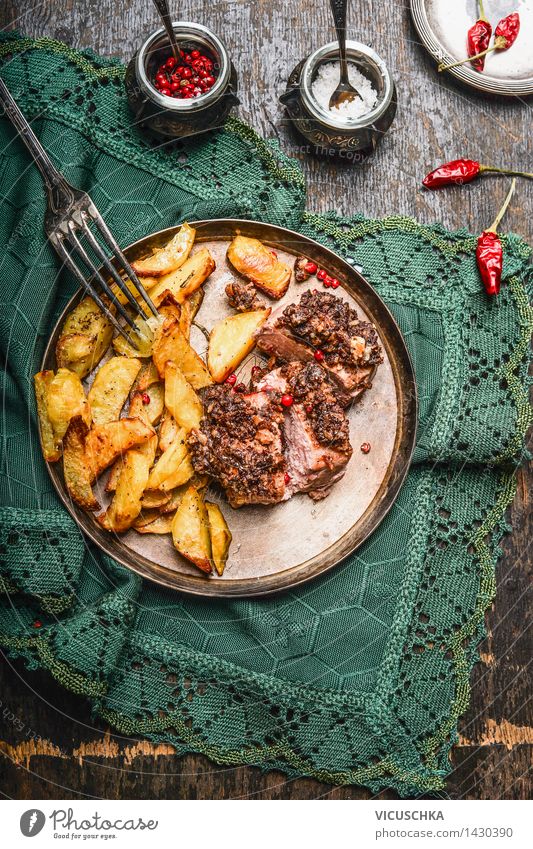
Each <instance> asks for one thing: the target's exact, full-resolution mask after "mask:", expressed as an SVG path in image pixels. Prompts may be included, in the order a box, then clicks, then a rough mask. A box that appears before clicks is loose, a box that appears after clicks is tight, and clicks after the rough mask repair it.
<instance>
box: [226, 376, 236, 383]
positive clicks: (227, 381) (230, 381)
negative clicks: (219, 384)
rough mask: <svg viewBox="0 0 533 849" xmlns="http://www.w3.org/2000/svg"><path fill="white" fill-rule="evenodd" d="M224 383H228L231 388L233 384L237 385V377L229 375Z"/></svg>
mask: <svg viewBox="0 0 533 849" xmlns="http://www.w3.org/2000/svg"><path fill="white" fill-rule="evenodd" d="M226 383H229V385H230V386H233V385H234V384H235V383H237V375H236V374H230V375H229V376H228V377H227V378H226Z"/></svg>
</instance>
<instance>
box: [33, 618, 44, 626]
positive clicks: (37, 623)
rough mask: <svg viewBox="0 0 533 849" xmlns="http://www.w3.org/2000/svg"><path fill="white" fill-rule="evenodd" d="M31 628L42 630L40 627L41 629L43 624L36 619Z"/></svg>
mask: <svg viewBox="0 0 533 849" xmlns="http://www.w3.org/2000/svg"><path fill="white" fill-rule="evenodd" d="M33 627H34V628H42V627H43V623H42V622H41V620H40V619H36V620H35V622H34V623H33Z"/></svg>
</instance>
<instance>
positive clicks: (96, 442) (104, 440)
mask: <svg viewBox="0 0 533 849" xmlns="http://www.w3.org/2000/svg"><path fill="white" fill-rule="evenodd" d="M154 435H155V431H154V429H153V428H152V427H150V426H149V425H147V424H146V423H145V422H143V421H142V419H140V418H137V417H134V418H127V419H120V420H119V421H117V422H106V423H105V424H102V425H93V427H92V428H91V430H90V431H89V433H88V434H87V438H86V440H85V454H86V463H87V469H88V471H89V475H90V480H91V482H93V481H95V480H96V478H97V477H99V475H101V474H102V472H103V471H104V469H107V467H108V466H110V465H111V463H114V462H115V460H116V459H117V458H118V457H120V455H121V454H125V453H126V451H129V450H130V448H136V447H137V446H138V445H141V444H142V443H143V442H146V440H147V439H150V438H151V437H152V436H154Z"/></svg>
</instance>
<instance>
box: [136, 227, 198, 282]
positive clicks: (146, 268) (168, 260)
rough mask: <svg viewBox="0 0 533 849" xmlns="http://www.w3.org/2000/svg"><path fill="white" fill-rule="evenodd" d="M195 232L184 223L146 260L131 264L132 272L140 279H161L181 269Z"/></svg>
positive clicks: (192, 242) (189, 250)
mask: <svg viewBox="0 0 533 849" xmlns="http://www.w3.org/2000/svg"><path fill="white" fill-rule="evenodd" d="M195 235H196V230H195V229H194V228H193V227H189V225H188V224H187V222H184V223H183V224H182V225H181V227H180V229H179V230H178V232H177V233H176V235H175V236H174V237H173V238H172V239H171V240H170V241H169V242H167V244H166V245H164V246H163V247H162V248H158V250H156V251H154V252H153V254H151V256H148V257H146V259H141V260H137V261H136V262H132V267H133V270H134V271H136V272H137V274H139V275H140V276H141V277H162V276H163V275H164V274H170V272H171V271H176V269H178V268H181V266H182V265H183V263H184V262H185V260H186V259H187V257H188V256H189V254H190V252H191V248H192V246H193V244H194V237H195Z"/></svg>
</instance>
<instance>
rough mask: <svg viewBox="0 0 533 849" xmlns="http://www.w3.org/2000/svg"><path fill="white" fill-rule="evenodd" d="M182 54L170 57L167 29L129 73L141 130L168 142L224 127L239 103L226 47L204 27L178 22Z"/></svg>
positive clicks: (153, 38) (142, 52)
mask: <svg viewBox="0 0 533 849" xmlns="http://www.w3.org/2000/svg"><path fill="white" fill-rule="evenodd" d="M173 27H174V31H175V33H176V38H177V40H178V44H179V45H180V49H181V52H182V56H181V63H180V62H178V61H176V59H175V57H174V56H173V54H172V51H171V49H170V45H169V42H168V38H167V36H166V33H165V30H164V29H159V30H157V32H154V33H153V34H152V35H151V36H149V38H148V39H147V40H146V41H145V42H144V44H143V45H142V46H141V48H140V50H139V51H138V52H137V53H136V54H135V56H134V57H133V59H132V60H131V62H130V63H129V65H128V68H127V70H126V79H125V84H126V91H127V94H128V100H129V104H130V107H131V109H132V111H133V112H134V114H135V117H136V119H137V121H138V122H139V124H140V126H142V127H145V128H146V129H148V130H149V131H151V132H152V133H155V134H156V135H159V136H165V137H169V138H186V137H187V136H194V135H197V134H199V133H204V132H206V131H207V130H211V129H215V128H217V127H220V126H221V125H222V124H223V123H224V121H225V120H226V118H227V117H228V114H229V112H230V110H231V109H232V107H233V106H234V105H235V104H237V103H238V102H239V101H238V99H237V97H236V94H235V92H236V90H237V74H236V72H235V68H234V67H233V64H232V62H231V60H230V58H229V54H228V51H227V49H226V47H225V45H224V44H223V42H222V41H221V40H220V39H219V38H218V36H216V35H215V34H214V33H212V32H211V31H210V30H208V29H207V27H204V26H202V25H201V24H194V23H188V22H183V21H177V22H175V23H174V24H173Z"/></svg>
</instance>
